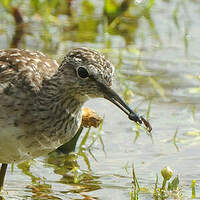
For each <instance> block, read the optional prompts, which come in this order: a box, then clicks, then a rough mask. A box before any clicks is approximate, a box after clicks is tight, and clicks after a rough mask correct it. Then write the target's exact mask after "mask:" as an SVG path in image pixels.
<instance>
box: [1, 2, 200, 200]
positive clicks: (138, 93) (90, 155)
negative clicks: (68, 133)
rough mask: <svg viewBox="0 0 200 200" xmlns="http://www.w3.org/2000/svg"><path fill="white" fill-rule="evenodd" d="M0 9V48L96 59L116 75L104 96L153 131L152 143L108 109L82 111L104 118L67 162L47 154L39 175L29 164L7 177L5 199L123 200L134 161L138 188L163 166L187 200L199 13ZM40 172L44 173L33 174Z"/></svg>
mask: <svg viewBox="0 0 200 200" xmlns="http://www.w3.org/2000/svg"><path fill="white" fill-rule="evenodd" d="M24 2H25V1H24ZM30 2H32V3H30ZM66 2H67V3H66ZM77 2H78V3H77ZM0 5H1V6H0V11H1V12H0V18H1V19H2V21H1V27H0V46H1V48H9V47H19V48H28V49H34V50H41V51H43V52H44V53H46V54H48V55H50V56H52V57H53V58H59V57H62V56H63V55H64V54H65V53H66V51H67V50H68V49H70V48H72V47H76V46H88V47H92V48H96V49H98V50H100V51H102V52H104V53H105V54H106V55H107V56H108V57H110V59H111V60H112V62H113V63H114V65H115V67H116V69H117V70H116V72H117V75H116V79H117V81H115V83H117V84H114V87H115V88H116V90H118V92H121V94H122V95H123V96H124V98H125V99H126V101H127V102H128V103H130V104H131V106H132V107H134V108H135V109H136V110H138V112H140V113H143V115H144V116H145V115H149V116H148V117H149V120H150V121H151V122H152V124H153V128H154V132H153V142H152V141H151V139H150V138H149V137H147V136H146V135H145V134H143V133H144V131H143V130H142V129H138V127H135V125H134V124H130V123H129V122H127V118H126V117H125V116H124V115H123V114H121V113H120V112H117V111H116V110H115V108H113V107H111V106H110V104H107V103H106V102H105V101H98V100H97V101H94V102H92V103H89V105H90V106H93V107H94V108H95V110H97V112H100V113H101V114H102V115H104V114H105V121H104V125H103V128H102V131H99V130H97V131H96V134H91V135H90V134H89V133H87V132H84V134H83V135H81V138H80V140H79V141H78V146H77V148H76V149H75V152H76V153H71V154H69V155H64V154H61V153H59V152H53V153H52V154H50V155H49V156H47V157H45V158H43V160H42V163H43V164H42V165H41V166H40V167H41V169H37V167H36V166H37V165H38V163H37V165H36V166H35V164H34V162H33V161H31V162H26V163H23V164H20V165H18V167H19V169H21V171H22V172H23V174H21V173H20V172H19V171H18V170H17V169H15V170H14V172H15V173H14V174H13V175H10V176H9V178H8V184H9V185H8V194H9V193H10V196H12V195H13V193H12V192H13V191H14V192H16V194H14V196H17V197H19V198H22V199H28V198H32V199H45V198H46V199H66V198H71V199H105V196H104V193H106V195H110V194H112V195H113V196H114V197H115V198H116V199H117V198H118V197H119V198H118V199H130V198H129V197H130V194H129V191H130V189H131V187H132V185H131V181H132V178H131V176H129V175H124V169H123V166H124V165H126V163H127V162H129V163H131V162H133V161H134V163H135V169H136V175H137V177H138V179H139V182H140V184H144V185H146V186H147V187H148V188H152V185H153V184H154V182H155V177H156V174H157V173H158V172H159V171H160V169H162V168H163V167H164V166H165V165H171V167H173V168H174V169H176V171H177V172H178V173H179V174H181V178H182V179H181V180H180V181H181V182H182V183H183V185H184V195H185V196H186V198H190V194H191V189H190V185H191V183H192V179H197V178H198V174H199V164H200V163H199V155H198V154H199V153H198V149H199V143H200V140H199V130H200V126H199V122H198V119H199V117H200V114H199V109H200V106H199V97H200V90H199V64H200V62H199V28H198V27H199V25H200V24H199V20H198V19H199V17H200V16H199V12H198V9H199V3H198V2H197V1H182V0H178V1H170V0H159V1H153V0H149V1H129V0H121V1H117V0H116V1H115V0H112V1H111V0H105V1H104V4H103V1H89V0H84V1H81V2H79V1H75V0H68V1H64V0H63V1H62V0H61V1H56V0H55V1H54V0H53V1H46V0H44V1H26V2H25V4H23V5H24V6H21V3H20V2H18V1H15V3H14V1H0ZM11 10H12V12H11ZM20 18H21V19H20ZM14 19H15V21H14ZM23 22H24V23H23ZM22 24H23V25H22ZM148 107H149V109H148ZM147 109H148V110H149V111H148V112H149V114H148V113H145V110H147ZM79 147H80V148H79ZM105 152H106V153H105ZM191 163H193V165H191ZM42 169H44V171H45V170H47V171H45V172H44V174H43V171H42V172H40V170H42ZM34 170H35V171H34ZM48 170H52V174H50V173H49V174H48ZM15 176H16V177H20V178H19V180H22V181H24V182H25V184H26V183H27V182H26V181H25V180H27V177H30V181H29V182H30V183H29V184H28V183H27V188H26V189H24V188H23V186H20V184H16V183H15V185H14V186H13V185H12V182H11V181H10V180H12V177H15ZM43 176H44V177H45V178H43ZM105 177H106V178H105ZM120 177H123V178H120ZM13 179H14V178H13ZM16 179H17V178H16ZM14 180H15V179H14ZM50 180H51V181H50ZM16 182H17V183H18V182H19V181H17V180H16ZM10 185H11V186H10ZM9 186H10V187H11V188H9ZM63 188H64V189H63ZM116 188H117V189H116ZM18 191H20V192H18ZM98 191H100V192H99V193H98ZM73 195H74V196H73ZM5 196H6V195H5ZM141 197H142V198H143V199H151V198H152V196H151V195H150V194H147V195H145V194H141Z"/></svg>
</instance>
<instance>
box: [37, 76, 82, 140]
mask: <svg viewBox="0 0 200 200" xmlns="http://www.w3.org/2000/svg"><path fill="white" fill-rule="evenodd" d="M70 90H71V87H69V88H66V87H64V86H63V84H62V83H61V81H60V80H58V79H55V80H53V79H51V80H48V81H46V82H45V83H44V85H43V87H42V88H41V91H40V93H39V94H38V97H37V100H36V103H35V105H36V106H35V109H36V112H35V114H36V115H37V116H35V117H37V123H39V124H40V127H41V130H40V131H41V132H42V131H43V130H45V132H48V133H49V134H51V133H53V134H54V133H55V132H56V133H58V134H60V135H62V134H65V133H66V132H68V135H67V138H64V140H65V141H67V140H69V139H70V138H71V137H72V136H73V134H75V132H76V131H77V129H78V128H79V126H80V124H81V119H82V112H81V111H82V106H83V103H84V102H80V101H78V100H77V99H76V98H75V97H74V96H73V95H72V92H71V91H70Z"/></svg>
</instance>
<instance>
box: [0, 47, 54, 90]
mask: <svg viewBox="0 0 200 200" xmlns="http://www.w3.org/2000/svg"><path fill="white" fill-rule="evenodd" d="M57 69H58V63H57V62H56V61H55V60H52V59H49V58H48V57H47V56H45V55H44V54H43V53H41V52H31V51H28V50H22V49H9V50H2V51H0V82H3V83H5V82H7V81H9V82H12V83H14V84H18V85H19V86H23V87H25V88H26V87H28V89H29V90H30V89H31V90H34V91H38V90H39V88H41V86H42V81H43V80H44V79H48V78H50V77H51V76H52V75H53V74H55V72H56V71H57Z"/></svg>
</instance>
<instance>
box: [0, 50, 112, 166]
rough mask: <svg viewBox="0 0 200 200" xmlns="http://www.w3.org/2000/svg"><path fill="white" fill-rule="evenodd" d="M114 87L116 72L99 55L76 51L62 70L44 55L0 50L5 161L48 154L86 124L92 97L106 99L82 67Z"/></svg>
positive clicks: (1, 157) (0, 158)
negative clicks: (85, 108)
mask: <svg viewBox="0 0 200 200" xmlns="http://www.w3.org/2000/svg"><path fill="white" fill-rule="evenodd" d="M80 66H82V67H85V68H87V70H88V71H89V73H90V74H91V76H95V78H96V80H98V81H99V82H102V83H104V84H106V85H108V86H111V83H112V76H113V72H114V68H113V66H112V65H111V63H110V62H109V61H107V60H106V59H105V57H104V56H102V55H100V54H99V53H97V52H96V51H94V50H90V49H87V48H77V49H73V50H71V51H70V52H69V53H68V54H67V56H66V57H65V58H64V60H63V62H62V63H61V65H60V67H59V66H58V64H57V62H56V61H55V60H52V59H50V58H48V57H47V56H45V55H44V54H43V53H41V52H31V51H29V50H20V49H8V50H1V51H0V162H1V163H10V162H16V161H17V162H19V161H23V160H26V159H30V158H34V157H37V156H41V155H44V154H46V153H48V152H50V151H52V150H54V149H56V148H57V147H59V146H60V145H62V144H63V143H65V142H67V141H69V140H70V139H71V138H72V137H73V136H74V135H75V134H76V132H77V130H78V128H79V127H80V124H81V117H82V114H81V110H82V106H83V104H84V103H85V101H86V100H87V99H88V98H93V97H102V93H101V92H100V90H99V88H98V87H99V86H98V85H97V84H96V83H95V82H94V81H93V80H89V79H86V80H82V79H80V78H79V77H78V75H77V69H78V67H80Z"/></svg>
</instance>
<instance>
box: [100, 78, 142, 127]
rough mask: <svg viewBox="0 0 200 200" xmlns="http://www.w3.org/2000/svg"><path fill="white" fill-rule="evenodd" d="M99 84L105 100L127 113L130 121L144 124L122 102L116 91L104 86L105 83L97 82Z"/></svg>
mask: <svg viewBox="0 0 200 200" xmlns="http://www.w3.org/2000/svg"><path fill="white" fill-rule="evenodd" d="M97 84H98V85H99V87H100V89H101V90H102V92H103V94H104V98H106V99H108V100H109V101H111V102H112V103H113V104H115V105H116V106H117V107H118V108H120V109H121V110H122V111H123V112H125V113H126V114H127V115H128V117H129V119H130V120H132V121H134V122H136V123H139V124H142V120H141V118H140V117H139V116H138V115H137V114H136V113H135V112H133V111H132V110H131V108H130V107H129V106H128V105H127V104H126V103H125V102H124V101H123V100H122V98H121V97H119V95H118V94H117V93H116V92H115V91H114V90H112V89H111V88H110V87H108V86H106V85H104V84H103V83H100V82H97Z"/></svg>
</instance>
